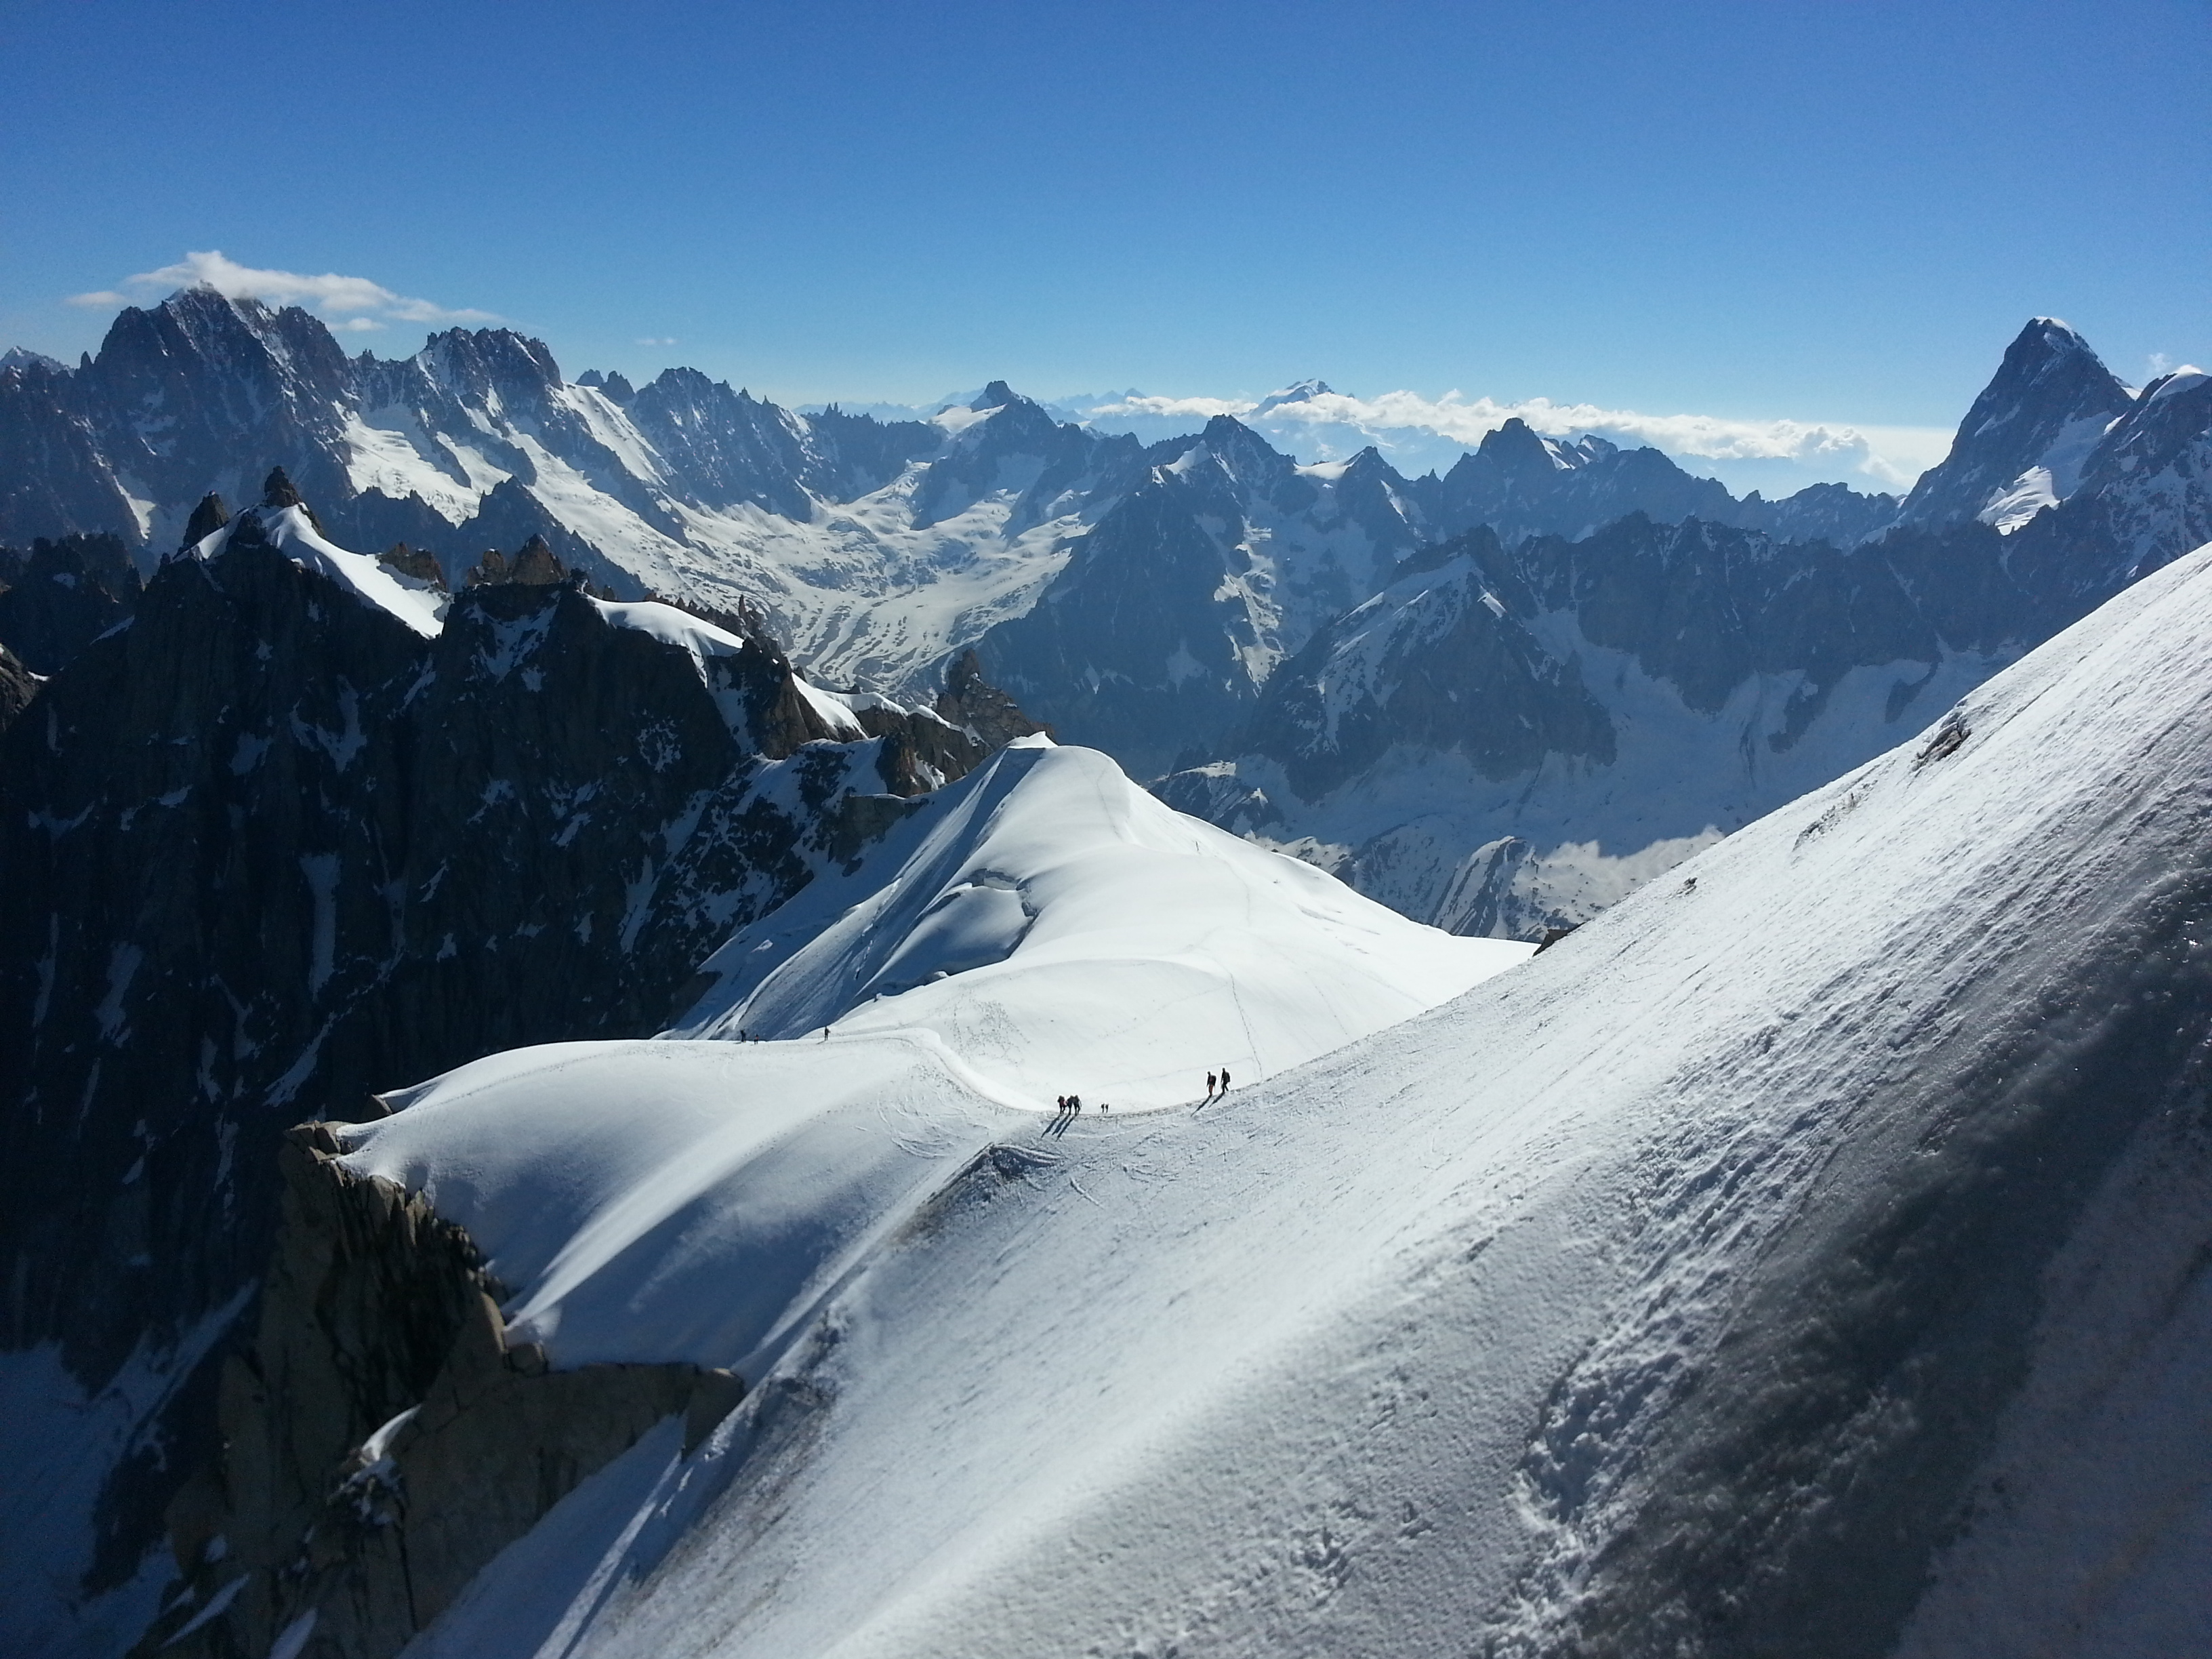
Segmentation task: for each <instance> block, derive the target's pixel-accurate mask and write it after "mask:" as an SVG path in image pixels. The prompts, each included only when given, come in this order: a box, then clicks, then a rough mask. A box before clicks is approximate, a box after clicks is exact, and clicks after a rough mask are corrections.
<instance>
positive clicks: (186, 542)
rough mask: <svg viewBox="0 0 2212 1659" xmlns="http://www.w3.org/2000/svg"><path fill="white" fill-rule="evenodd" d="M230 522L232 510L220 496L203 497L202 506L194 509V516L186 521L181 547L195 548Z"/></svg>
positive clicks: (180, 542)
mask: <svg viewBox="0 0 2212 1659" xmlns="http://www.w3.org/2000/svg"><path fill="white" fill-rule="evenodd" d="M229 522H230V508H229V507H227V506H226V505H224V503H223V499H222V496H220V495H203V496H201V497H200V504H199V505H198V506H197V507H194V508H193V509H192V516H191V518H189V519H187V520H185V533H184V537H183V539H182V540H181V541H179V544H178V545H179V547H194V546H197V544H199V543H201V542H203V541H204V540H206V539H207V538H209V537H210V536H212V535H214V534H215V532H216V531H218V530H220V529H222V527H223V526H225V525H227V524H228V523H229Z"/></svg>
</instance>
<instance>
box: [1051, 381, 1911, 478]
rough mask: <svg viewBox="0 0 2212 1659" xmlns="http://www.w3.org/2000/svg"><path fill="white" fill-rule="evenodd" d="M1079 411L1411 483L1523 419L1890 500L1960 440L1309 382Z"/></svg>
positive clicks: (1080, 403)
mask: <svg viewBox="0 0 2212 1659" xmlns="http://www.w3.org/2000/svg"><path fill="white" fill-rule="evenodd" d="M1071 406H1072V407H1074V408H1076V409H1077V410H1079V413H1080V414H1081V416H1082V417H1083V418H1084V419H1085V420H1086V421H1088V422H1091V423H1092V424H1094V425H1097V426H1100V427H1103V428H1113V427H1120V426H1128V427H1130V428H1133V429H1138V430H1140V431H1141V430H1143V429H1146V428H1150V427H1152V426H1153V425H1154V424H1155V423H1166V424H1170V425H1188V424H1190V423H1193V422H1205V421H1206V420H1210V419H1211V418H1212V417H1213V416H1216V415H1229V416H1234V417H1235V418H1237V420H1240V421H1243V422H1245V424H1247V425H1249V426H1253V427H1255V428H1258V429H1260V430H1261V431H1263V432H1265V433H1267V435H1269V436H1270V437H1271V438H1277V439H1279V440H1280V441H1285V442H1287V443H1288V444H1289V446H1290V447H1292V448H1293V449H1295V450H1297V452H1298V453H1300V454H1301V456H1302V457H1304V459H1318V460H1334V459H1343V458H1344V457H1345V456H1346V455H1348V454H1350V453H1352V452H1353V451H1355V450H1357V449H1358V448H1359V447H1363V446H1364V445H1365V444H1369V443H1372V444H1374V445H1375V446H1376V447H1377V448H1378V449H1380V450H1381V451H1382V452H1383V455H1384V456H1385V457H1386V458H1387V459H1389V460H1391V461H1392V462H1393V464H1394V465H1397V466H1398V467H1399V470H1400V471H1407V470H1408V467H1407V464H1408V463H1409V462H1410V463H1412V464H1413V465H1412V470H1413V471H1420V470H1422V468H1423V467H1424V466H1425V465H1433V464H1435V460H1436V456H1435V454H1434V453H1433V452H1434V449H1435V445H1436V441H1442V443H1443V444H1444V445H1446V446H1449V447H1452V448H1455V449H1472V448H1474V447H1476V446H1477V445H1479V444H1480V443H1481V441H1483V439H1484V438H1485V437H1486V436H1487V435H1489V434H1491V433H1492V432H1494V431H1496V430H1497V429H1498V428H1499V427H1501V426H1503V425H1504V424H1505V422H1507V421H1509V420H1513V419H1516V418H1518V419H1520V420H1522V421H1525V422H1527V423H1528V425H1529V426H1530V427H1531V428H1534V430H1536V431H1538V432H1541V433H1542V434H1543V435H1545V436H1547V437H1553V438H1566V437H1578V436H1580V435H1582V434H1583V433H1586V432H1594V433H1596V434H1597V435H1599V436H1601V437H1604V438H1607V439H1610V440H1612V441H1613V442H1615V443H1619V444H1622V445H1624V446H1628V447H1634V446H1638V445H1649V446H1650V447H1652V448H1655V449H1659V450H1663V451H1664V452H1666V453H1668V454H1669V455H1674V456H1677V457H1680V458H1685V459H1698V460H1704V461H1711V462H1717V463H1745V462H1750V463H1762V462H1764V463H1774V464H1778V465H1777V466H1776V469H1775V470H1776V472H1777V475H1778V477H1780V476H1781V474H1782V472H1783V470H1784V468H1786V469H1788V471H1790V472H1793V473H1794V472H1796V471H1810V472H1818V473H1820V474H1823V475H1826V476H1828V477H1837V478H1841V477H1846V476H1852V475H1856V476H1857V477H1859V478H1861V479H1863V480H1864V481H1865V482H1866V483H1869V484H1871V485H1873V486H1875V487H1876V488H1880V489H1899V488H1902V487H1907V486H1910V485H1911V483H1912V481H1913V479H1915V478H1917V477H1919V475H1920V474H1921V473H1922V472H1923V471H1926V470H1927V469H1928V468H1929V467H1930V466H1933V465H1935V464H1936V462H1937V461H1940V460H1942V459H1943V456H1944V454H1945V453H1946V452H1947V451H1948V449H1949V447H1950V443H1951V434H1950V433H1949V432H1948V431H1945V430H1942V429H1941V428H1920V427H1858V426H1849V425H1841V424H1837V423H1833V422H1806V421H1796V420H1763V421H1762V420H1740V419H1731V418H1729V417H1725V416H1715V415H1695V414H1673V415H1647V414H1644V413H1641V412H1639V411H1638V410H1627V409H1607V408H1605V407H1602V406H1601V405H1599V404H1589V403H1554V402H1553V400H1552V399H1550V398H1527V399H1524V400H1522V401H1519V402H1501V401H1499V400H1498V399H1497V398H1469V397H1468V396H1467V395H1466V394H1465V393H1464V392H1460V391H1458V390H1456V389H1455V390H1453V391H1449V392H1445V393H1444V394H1443V396H1442V397H1441V398H1431V397H1428V396H1425V394H1423V393H1421V392H1405V391H1401V392H1383V394H1381V395H1380V396H1378V397H1373V398H1360V397H1355V396H1353V395H1352V394H1350V393H1348V392H1338V391H1335V390H1334V389H1333V388H1331V387H1329V386H1327V385H1325V384H1322V382H1319V381H1306V382H1302V383H1300V384H1299V385H1297V386H1291V387H1287V388H1285V389H1284V390H1283V391H1280V392H1272V393H1270V394H1269V395H1268V396H1267V397H1265V398H1256V399H1255V398H1165V397H1150V396H1146V395H1143V394H1140V393H1137V392H1126V393H1122V394H1120V395H1118V396H1115V397H1111V398H1107V399H1104V400H1091V399H1087V398H1085V399H1079V400H1071ZM1446 465H1449V463H1448V462H1447V463H1446ZM1731 470H1733V469H1731Z"/></svg>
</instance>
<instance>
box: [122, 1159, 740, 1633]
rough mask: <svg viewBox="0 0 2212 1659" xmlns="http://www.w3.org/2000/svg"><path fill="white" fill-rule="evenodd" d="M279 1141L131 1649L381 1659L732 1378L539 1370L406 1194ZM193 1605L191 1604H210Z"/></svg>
mask: <svg viewBox="0 0 2212 1659" xmlns="http://www.w3.org/2000/svg"><path fill="white" fill-rule="evenodd" d="M338 1152H339V1144H338V1141H337V1138H336V1135H335V1134H334V1133H333V1131H332V1127H331V1126H330V1125H327V1124H322V1123H310V1124H306V1125H303V1126H301V1127H299V1128H297V1129H295V1130H293V1131H292V1132H291V1133H289V1134H288V1135H287V1136H286V1137H285V1139H284V1144H283V1149H282V1151H281V1152H280V1154H279V1160H278V1161H279V1164H280V1167H281V1170H282V1172H283V1183H284V1190H283V1225H282V1228H281V1230H280V1231H279V1233H278V1235H277V1242H276V1251H275V1255H274V1257H273V1259H272V1261H271V1262H270V1269H269V1273H268V1275H267V1278H266V1279H265V1281H264V1285H263V1289H262V1295H261V1304H260V1319H259V1325H258V1331H257V1334H256V1335H255V1337H254V1340H253V1341H252V1345H251V1346H249V1347H247V1348H246V1349H245V1350H244V1351H243V1352H239V1353H236V1354H234V1355H233V1356H232V1357H231V1358H229V1359H228V1361H227V1362H226V1364H225V1366H224V1371H223V1376H222V1389H221V1401H222V1403H221V1416H222V1453H221V1455H220V1457H219V1458H217V1459H215V1460H212V1461H210V1462H209V1463H207V1464H206V1465H204V1466H203V1467H202V1468H200V1469H199V1470H197V1472H196V1473H195V1474H194V1476H193V1478H192V1480H191V1481H190V1482H189V1483H188V1484H187V1485H186V1486H185V1488H184V1489H183V1490H182V1491H181V1492H179V1494H178V1497H177V1498H176V1500H175V1501H174V1502H173V1504H171V1505H170V1507H169V1536H170V1542H171V1546H172V1547H173V1550H174V1552H175V1554H176V1559H177V1563H178V1566H179V1571H182V1572H183V1573H184V1575H185V1582H186V1584H187V1585H188V1587H189V1589H188V1591H187V1593H186V1594H184V1595H177V1596H173V1597H172V1598H171V1605H170V1607H169V1608H168V1610H167V1612H166V1613H164V1614H163V1615H162V1617H161V1619H160V1620H157V1621H156V1623H155V1626H153V1628H152V1629H150V1630H149V1632H147V1633H146V1635H145V1637H144V1638H143V1640H142V1641H141V1642H140V1644H139V1645H138V1647H137V1650H136V1651H137V1653H138V1654H141V1655H144V1656H148V1659H150V1656H152V1655H154V1654H156V1653H167V1654H173V1655H176V1656H179V1659H235V1656H245V1655H256V1656H258V1655H261V1654H265V1653H267V1652H268V1651H269V1650H270V1648H271V1646H272V1645H273V1644H275V1643H276V1641H277V1640H278V1639H279V1638H280V1637H282V1636H283V1633H285V1632H288V1631H289V1632H301V1630H302V1626H303V1621H309V1622H308V1624H307V1628H306V1640H305V1642H304V1643H303V1644H301V1645H300V1646H299V1647H297V1648H295V1650H294V1651H295V1653H296V1654H297V1655H298V1656H300V1659H321V1656H330V1659H341V1656H342V1659H384V1656H386V1655H389V1654H392V1653H396V1652H398V1650H399V1649H400V1648H401V1647H403V1646H404V1645H405V1644H406V1643H407V1641H408V1640H409V1638H411V1637H412V1636H413V1635H414V1634H415V1632H416V1631H418V1630H421V1629H422V1627H423V1626H426V1625H428V1624H429V1623H430V1622H431V1621H432V1620H435V1618H436V1617H437V1616H438V1615H439V1613H441V1612H443V1611H444V1610H445V1608H446V1607H448V1606H450V1605H451V1604H452V1602H453V1599H454V1598H455V1597H456V1596H457V1595H459V1593H460V1592H461V1590H462V1589H463V1588H464V1587H465V1585H466V1584H467V1583H468V1582H469V1580H470V1579H471V1577H474V1576H475V1575H476V1574H477V1572H478V1571H481V1570H482V1569H483V1566H484V1565H485V1564H486V1563H488V1562H489V1561H490V1559H492V1557H493V1556H495V1555H496V1554H497V1553H499V1552H500V1551H501V1549H503V1548H504V1547H506V1546H507V1544H509V1543H511V1542H513V1541H514V1540H515V1539H517V1538H519V1537H520V1536H521V1535H522V1534H524V1533H525V1532H526V1531H527V1530H529V1528H531V1527H532V1525H533V1524H534V1523H535V1522H537V1521H538V1519H540V1518H541V1517H542V1516H544V1514H545V1512H546V1511H547V1510H550V1509H551V1508H552V1506H553V1505H554V1504H556V1503H557V1502H558V1501H559V1500H560V1499H561V1498H562V1496H564V1495H565V1494H566V1493H567V1492H569V1491H571V1490H573V1489H574V1486H576V1485H577V1483H578V1482H580V1481H581V1480H584V1479H586V1477H587V1476H589V1475H590V1474H592V1473H593V1472H595V1471H596V1470H598V1469H599V1468H602V1467H604V1466H605V1464H606V1463H607V1462H609V1461H610V1460H611V1459H612V1458H614V1457H616V1456H617V1455H619V1454H621V1453H622V1452H623V1451H624V1450H626V1449H629V1447H630V1446H632V1445H634V1444H635V1443H636V1442H637V1440H638V1438H639V1437H641V1436H642V1435H643V1434H645V1433H646V1432H647V1431H648V1430H650V1429H652V1428H653V1425H655V1424H657V1423H659V1422H661V1421H663V1420H664V1419H667V1418H668V1417H670V1416H672V1415H675V1414H677V1413H684V1415H685V1417H686V1419H687V1425H686V1426H687V1440H688V1442H689V1443H695V1444H696V1442H697V1441H698V1440H699V1439H700V1438H701V1437H703V1435H704V1433H705V1432H706V1431H707V1430H708V1429H710V1428H711V1427H712V1426H713V1425H714V1423H716V1422H718V1421H720V1419H721V1417H722V1416H723V1415H725V1414H726V1413H727V1412H728V1411H729V1410H730V1408H731V1407H733V1406H734V1405H736V1403H737V1402H738V1398H739V1397H740V1395H742V1394H743V1392H744V1389H743V1384H742V1383H740V1382H739V1381H738V1378H736V1377H735V1376H732V1375H731V1374H730V1373H729V1372H726V1371H717V1370H703V1369H702V1368H700V1367H698V1366H695V1365H685V1364H670V1365H589V1366H585V1367H583V1368H581V1369H579V1370H566V1371H561V1370H550V1369H549V1367H548V1365H547V1364H546V1359H545V1355H544V1351H543V1350H542V1349H539V1348H538V1347H536V1346H532V1345H527V1344H522V1345H511V1344H510V1343H509V1342H508V1341H507V1335H506V1329H505V1325H504V1322H502V1321H501V1317H500V1313H499V1306H498V1298H499V1297H500V1295H501V1286H499V1285H497V1284H496V1283H495V1281H494V1280H492V1279H490V1278H489V1276H488V1275H487V1274H486V1273H485V1271H484V1267H483V1260H482V1257H481V1256H480V1255H479V1254H478V1252H477V1249H476V1246H475V1244H474V1243H473V1242H472V1241H471V1239H470V1238H469V1237H468V1235H467V1234H466V1232H465V1231H463V1230H462V1229H460V1228H459V1227H457V1226H455V1225H453V1224H452V1223H450V1222H447V1221H444V1220H442V1219H441V1218H439V1217H438V1216H437V1215H436V1214H435V1212H433V1211H432V1210H431V1209H430V1207H429V1206H428V1204H427V1203H425V1202H424V1200H422V1197H421V1196H420V1195H419V1194H410V1193H408V1192H406V1191H404V1190H403V1189H402V1188H399V1187H398V1186H396V1185H394V1184H393V1183H392V1182H387V1181H384V1180H381V1179H379V1178H376V1177H374V1176H358V1175H356V1174H354V1173H353V1172H352V1171H351V1170H348V1169H347V1168H346V1167H345V1166H344V1165H343V1164H341V1163H339V1162H337V1153H338ZM210 1610H212V1611H210Z"/></svg>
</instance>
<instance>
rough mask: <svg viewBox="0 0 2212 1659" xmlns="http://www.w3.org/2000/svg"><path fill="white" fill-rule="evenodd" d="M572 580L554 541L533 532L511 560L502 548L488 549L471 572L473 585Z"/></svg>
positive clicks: (553, 583) (535, 584) (530, 584)
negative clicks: (554, 545)
mask: <svg viewBox="0 0 2212 1659" xmlns="http://www.w3.org/2000/svg"><path fill="white" fill-rule="evenodd" d="M567 580H568V567H567V566H566V565H564V564H562V562H561V561H560V559H559V558H558V557H556V556H555V554H554V551H553V547H552V544H551V543H550V542H548V541H547V540H546V539H545V538H544V537H543V536H538V535H533V536H532V537H531V538H530V539H529V540H528V541H526V542H525V543H523V544H522V550H521V551H520V552H519V553H517V554H516V555H515V556H514V557H513V559H508V558H507V557H506V556H504V555H502V554H501V552H500V550H498V549H497V548H495V547H494V548H487V549H486V550H485V551H484V556H483V558H481V559H479V560H477V563H476V566H475V568H472V569H471V571H470V572H469V574H468V585H469V586H471V587H483V586H496V585H497V584H499V583H501V582H513V583H518V584H520V586H524V587H552V586H556V585H557V584H559V583H562V582H565V581H567Z"/></svg>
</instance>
